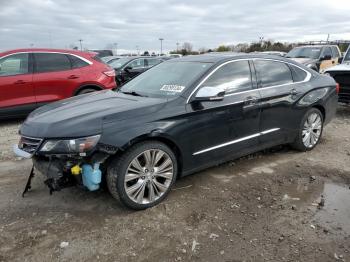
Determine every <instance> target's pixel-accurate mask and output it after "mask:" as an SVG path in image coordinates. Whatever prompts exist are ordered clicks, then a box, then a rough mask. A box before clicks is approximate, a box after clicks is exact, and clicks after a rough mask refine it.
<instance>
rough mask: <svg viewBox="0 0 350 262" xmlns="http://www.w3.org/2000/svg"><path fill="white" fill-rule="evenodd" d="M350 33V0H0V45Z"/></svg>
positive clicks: (205, 43) (153, 46)
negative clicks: (81, 40) (79, 40)
mask: <svg viewBox="0 0 350 262" xmlns="http://www.w3.org/2000/svg"><path fill="white" fill-rule="evenodd" d="M328 33H330V34H331V38H330V39H333V40H334V39H350V0H265V1H262V0H138V1H136V0H104V1H103V0H102V1H101V0H100V1H98V0H84V1H71V0H17V1H16V0H12V1H10V0H0V50H5V49H13V48H19V47H29V46H30V45H31V44H32V45H34V47H53V48H68V47H69V46H70V45H71V44H74V45H76V46H78V45H79V42H78V39H83V47H87V48H90V49H93V48H100V49H101V48H105V47H106V46H107V45H111V44H113V43H118V49H119V50H122V49H124V50H135V49H136V46H139V49H140V50H141V51H143V50H150V51H152V50H159V49H160V42H159V40H158V39H159V38H160V37H162V38H164V39H165V40H164V43H163V46H164V49H165V50H174V49H176V43H177V42H179V43H183V42H191V43H192V44H193V46H194V48H195V49H198V48H201V47H206V48H214V47H217V46H218V45H220V44H231V43H232V44H237V43H239V42H252V41H257V40H258V39H259V36H264V38H265V39H273V40H275V41H303V40H321V39H322V40H326V39H327V34H328Z"/></svg>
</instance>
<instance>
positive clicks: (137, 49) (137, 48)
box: [136, 45, 140, 55]
mask: <svg viewBox="0 0 350 262" xmlns="http://www.w3.org/2000/svg"><path fill="white" fill-rule="evenodd" d="M136 51H137V55H140V49H139V46H138V45H137V46H136Z"/></svg>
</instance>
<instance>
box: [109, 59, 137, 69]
mask: <svg viewBox="0 0 350 262" xmlns="http://www.w3.org/2000/svg"><path fill="white" fill-rule="evenodd" d="M132 59H133V58H130V57H125V58H120V59H118V60H114V61H113V62H111V63H109V65H110V66H111V67H113V68H115V69H119V68H121V67H122V66H123V65H125V64H126V63H128V62H129V61H130V60H132Z"/></svg>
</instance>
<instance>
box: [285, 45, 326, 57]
mask: <svg viewBox="0 0 350 262" xmlns="http://www.w3.org/2000/svg"><path fill="white" fill-rule="evenodd" d="M320 53H321V48H320V47H297V48H294V49H292V50H291V51H289V53H288V54H287V55H286V57H289V58H313V59H316V58H319V57H320Z"/></svg>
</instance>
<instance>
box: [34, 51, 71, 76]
mask: <svg viewBox="0 0 350 262" xmlns="http://www.w3.org/2000/svg"><path fill="white" fill-rule="evenodd" d="M34 60H35V72H36V73H44V72H55V71H65V70H70V69H71V62H70V60H69V59H68V57H67V56H66V55H65V54H56V53H34Z"/></svg>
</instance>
